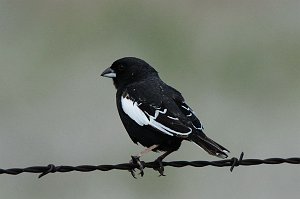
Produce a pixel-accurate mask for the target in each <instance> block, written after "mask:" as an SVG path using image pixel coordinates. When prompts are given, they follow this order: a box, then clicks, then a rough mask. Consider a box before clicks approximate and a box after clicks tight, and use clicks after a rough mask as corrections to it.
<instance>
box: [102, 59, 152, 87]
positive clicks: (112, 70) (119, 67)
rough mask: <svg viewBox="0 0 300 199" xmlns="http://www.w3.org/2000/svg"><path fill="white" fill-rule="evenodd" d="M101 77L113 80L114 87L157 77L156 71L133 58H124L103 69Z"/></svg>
mask: <svg viewBox="0 0 300 199" xmlns="http://www.w3.org/2000/svg"><path fill="white" fill-rule="evenodd" d="M101 76H103V77H109V78H112V79H113V82H114V85H115V87H116V88H117V89H118V88H119V87H121V86H126V85H129V84H131V83H133V82H137V81H141V80H144V79H146V78H148V77H156V76H158V73H157V71H156V70H155V69H154V68H152V67H151V66H150V65H149V64H148V63H146V62H145V61H143V60H141V59H138V58H135V57H124V58H121V59H118V60H117V61H115V62H114V63H113V64H112V65H111V66H110V67H109V68H107V69H105V70H104V71H103V72H102V74H101Z"/></svg>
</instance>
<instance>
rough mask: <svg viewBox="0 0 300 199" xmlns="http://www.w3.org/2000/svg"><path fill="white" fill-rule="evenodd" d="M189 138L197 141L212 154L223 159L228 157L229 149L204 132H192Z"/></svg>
mask: <svg viewBox="0 0 300 199" xmlns="http://www.w3.org/2000/svg"><path fill="white" fill-rule="evenodd" d="M189 140H190V141H192V142H194V143H196V144H197V145H198V146H200V147H201V148H203V149H204V150H205V151H206V152H207V153H209V154H211V155H214V156H217V157H219V158H223V159H224V158H227V157H228V155H227V153H229V150H227V149H226V148H225V147H223V146H221V145H220V144H218V143H216V142H215V141H213V140H212V139H210V138H209V137H207V136H206V135H205V134H204V133H203V132H201V134H198V133H192V134H191V135H190V136H189Z"/></svg>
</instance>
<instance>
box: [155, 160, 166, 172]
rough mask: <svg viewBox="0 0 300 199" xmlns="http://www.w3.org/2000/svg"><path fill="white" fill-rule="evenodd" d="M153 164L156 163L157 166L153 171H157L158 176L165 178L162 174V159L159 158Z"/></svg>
mask: <svg viewBox="0 0 300 199" xmlns="http://www.w3.org/2000/svg"><path fill="white" fill-rule="evenodd" d="M154 162H156V163H157V164H158V167H157V168H154V170H156V171H158V173H159V176H166V175H165V174H164V170H165V169H164V165H163V162H162V159H161V158H157V159H156V160H155V161H154Z"/></svg>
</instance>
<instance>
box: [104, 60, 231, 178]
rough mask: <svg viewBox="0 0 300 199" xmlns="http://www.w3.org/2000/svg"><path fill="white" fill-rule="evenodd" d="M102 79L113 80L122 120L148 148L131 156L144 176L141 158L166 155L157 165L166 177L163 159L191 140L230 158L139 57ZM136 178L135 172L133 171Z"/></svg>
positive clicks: (119, 63) (178, 95)
mask: <svg viewBox="0 0 300 199" xmlns="http://www.w3.org/2000/svg"><path fill="white" fill-rule="evenodd" d="M101 76H103V77H108V78H112V80H113V84H114V86H115V88H116V90H117V92H116V104H117V109H118V113H119V116H120V118H121V121H122V123H123V125H124V127H125V129H126V131H127V133H128V135H129V137H130V138H131V140H132V141H133V142H134V143H135V144H141V145H143V146H144V147H146V149H145V150H143V151H141V152H140V153H138V154H137V155H133V156H131V161H130V163H132V164H135V165H138V166H137V167H138V169H139V170H140V173H139V174H140V175H141V176H143V175H144V171H143V164H142V162H141V160H140V158H141V157H142V156H143V155H144V154H146V153H148V152H150V151H153V152H164V153H163V154H162V155H161V156H159V157H158V158H157V159H156V160H155V162H157V164H158V168H157V169H156V170H158V172H159V173H160V175H162V176H164V168H163V164H162V160H163V159H164V158H165V157H167V156H168V155H169V154H171V153H173V152H174V151H177V150H178V149H179V147H180V145H181V143H182V141H184V140H185V141H190V142H193V143H195V144H196V145H198V146H200V147H201V148H203V149H204V150H205V151H206V152H208V153H209V154H210V155H213V156H217V157H219V158H223V159H224V158H227V157H228V153H229V150H228V149H226V148H225V147H223V146H222V145H220V144H218V143H217V142H215V141H213V140H212V139H210V138H209V137H207V136H206V134H205V133H204V127H203V125H202V123H201V122H200V120H199V119H198V118H197V117H196V114H195V112H194V111H193V110H192V108H191V107H190V106H188V105H187V103H186V101H185V99H184V98H183V96H182V94H181V93H180V92H179V91H177V90H176V89H175V88H173V87H171V86H169V85H168V84H166V83H164V82H163V81H162V80H161V79H160V77H159V75H158V72H157V71H156V70H155V69H154V68H153V67H152V66H151V65H150V64H148V63H147V62H145V61H144V60H142V59H139V58H136V57H124V58H120V59H118V60H116V61H114V62H113V63H112V65H111V66H110V67H108V68H107V69H105V70H104V71H103V72H102V74H101ZM130 172H131V174H132V176H133V177H135V170H134V169H132V170H130Z"/></svg>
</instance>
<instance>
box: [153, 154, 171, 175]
mask: <svg viewBox="0 0 300 199" xmlns="http://www.w3.org/2000/svg"><path fill="white" fill-rule="evenodd" d="M173 152H174V151H167V152H165V153H164V154H162V155H161V156H159V157H158V158H157V159H156V160H155V161H154V162H156V163H157V164H158V165H159V166H158V168H155V169H154V170H157V171H158V172H159V174H160V175H159V176H165V174H164V166H163V163H162V160H163V159H164V158H165V157H167V156H168V155H170V154H171V153H173Z"/></svg>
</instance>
